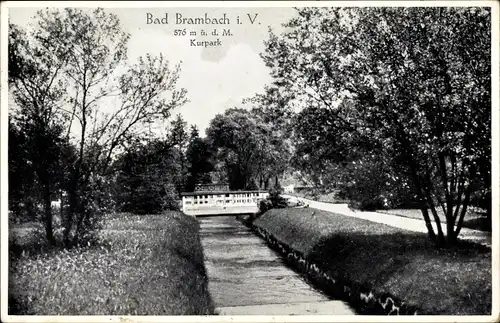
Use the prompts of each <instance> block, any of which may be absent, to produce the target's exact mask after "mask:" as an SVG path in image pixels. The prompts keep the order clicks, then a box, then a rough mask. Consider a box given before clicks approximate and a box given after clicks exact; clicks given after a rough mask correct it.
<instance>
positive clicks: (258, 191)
mask: <svg viewBox="0 0 500 323" xmlns="http://www.w3.org/2000/svg"><path fill="white" fill-rule="evenodd" d="M245 193H267V191H264V190H253V191H196V192H182V193H181V195H182V196H194V195H214V194H215V195H218V194H245Z"/></svg>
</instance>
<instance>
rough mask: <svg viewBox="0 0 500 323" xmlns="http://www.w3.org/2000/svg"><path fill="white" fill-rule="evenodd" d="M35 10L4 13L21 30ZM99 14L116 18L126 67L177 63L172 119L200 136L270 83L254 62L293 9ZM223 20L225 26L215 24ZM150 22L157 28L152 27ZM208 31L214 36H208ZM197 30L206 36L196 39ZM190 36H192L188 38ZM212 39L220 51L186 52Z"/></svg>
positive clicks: (259, 61)
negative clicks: (179, 95) (140, 61)
mask: <svg viewBox="0 0 500 323" xmlns="http://www.w3.org/2000/svg"><path fill="white" fill-rule="evenodd" d="M38 9H40V8H10V9H9V16H10V19H11V22H12V23H14V24H18V25H20V26H24V27H26V26H28V25H29V24H30V23H33V22H34V21H35V19H36V11H37V10H38ZM105 11H108V12H112V13H114V14H116V15H117V16H118V18H119V19H120V22H121V24H122V27H123V30H125V31H127V32H128V33H130V36H131V37H130V40H129V43H128V50H129V52H128V57H129V60H130V61H131V62H135V61H136V60H137V58H138V57H139V56H144V55H145V54H147V53H150V54H152V55H158V54H160V53H163V54H164V55H165V56H166V57H167V59H168V60H169V61H170V62H171V63H172V64H175V63H178V62H182V63H181V66H182V67H181V68H182V70H181V76H180V79H179V83H178V86H179V87H183V88H186V89H187V91H188V98H189V102H188V103H187V104H185V105H184V106H182V107H180V108H178V109H176V110H175V111H173V112H172V115H173V116H175V115H176V114H177V113H180V114H182V116H183V117H184V119H185V120H186V121H187V122H188V123H189V124H195V125H197V126H198V128H199V129H200V130H201V134H203V133H204V130H205V129H206V128H207V126H208V125H209V122H210V120H211V119H212V118H213V117H214V116H215V115H216V114H218V113H223V112H224V110H226V109H228V108H232V107H235V106H238V107H243V105H242V104H241V102H242V100H243V99H245V98H248V97H251V96H253V95H254V94H255V93H258V92H262V90H263V88H264V86H265V85H266V84H268V83H270V81H271V78H270V76H269V72H270V71H269V69H268V68H267V67H266V66H265V65H264V62H263V61H262V59H261V58H260V56H259V53H261V52H262V51H263V50H264V44H263V41H264V40H266V39H267V38H268V30H269V28H272V29H273V30H274V31H275V32H278V33H279V32H281V31H283V27H282V23H284V22H286V21H288V20H289V19H290V18H291V17H293V16H294V14H295V10H294V9H293V8H148V9H146V8H144V9H143V8H107V9H105ZM224 14H225V17H227V20H222V19H221V18H224ZM148 17H149V20H148ZM165 17H167V18H168V20H167V21H166V22H167V24H165V23H164V24H161V22H162V21H161V18H165ZM177 17H179V18H198V17H199V18H205V17H209V18H217V19H219V21H221V22H226V24H219V25H216V24H211V25H206V24H205V25H202V24H189V22H190V21H189V20H184V21H182V20H177V19H176V18H177ZM155 18H158V19H157V20H155ZM237 18H239V22H240V24H238V20H237ZM148 21H149V22H150V23H149V24H148ZM156 21H159V22H160V24H155V23H154V22H156ZM151 22H153V23H151ZM163 22H165V19H163ZM177 22H180V23H179V24H177ZM182 22H183V23H182ZM252 22H253V23H252ZM184 28H186V35H185V36H174V32H175V30H178V29H180V30H183V29H184ZM214 29H217V31H218V33H219V36H212V35H211V33H212V31H213V30H214ZM224 29H226V30H228V29H229V30H230V32H231V34H232V35H233V36H224V37H223V36H222V35H221V34H222V32H223V30H224ZM202 30H204V31H205V32H207V33H208V36H201V31H202ZM191 31H194V32H196V33H197V36H196V37H194V36H190V32H191ZM217 38H218V39H220V40H221V43H222V45H220V46H216V47H209V48H204V47H198V46H192V45H191V42H190V39H196V40H199V41H205V40H216V39H217ZM167 123H168V122H167ZM163 126H165V125H161V127H163Z"/></svg>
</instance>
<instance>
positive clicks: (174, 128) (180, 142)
mask: <svg viewBox="0 0 500 323" xmlns="http://www.w3.org/2000/svg"><path fill="white" fill-rule="evenodd" d="M170 125H171V131H170V133H169V135H168V139H167V140H168V142H169V144H170V145H171V146H172V147H175V148H176V149H177V154H178V160H179V165H180V171H179V175H178V176H177V177H178V179H177V180H176V187H177V192H178V193H179V194H180V193H181V192H182V190H184V189H185V186H186V176H187V175H186V173H187V169H186V149H187V145H188V140H189V134H188V132H187V122H186V121H185V120H184V119H183V118H182V115H181V114H177V116H176V118H175V119H174V120H172V121H171V123H170Z"/></svg>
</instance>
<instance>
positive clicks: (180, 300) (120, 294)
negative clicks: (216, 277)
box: [9, 212, 214, 315]
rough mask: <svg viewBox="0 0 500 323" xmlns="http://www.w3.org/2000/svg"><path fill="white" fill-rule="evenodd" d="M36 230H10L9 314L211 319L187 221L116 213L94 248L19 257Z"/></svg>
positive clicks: (195, 230)
mask: <svg viewBox="0 0 500 323" xmlns="http://www.w3.org/2000/svg"><path fill="white" fill-rule="evenodd" d="M16 231H17V232H16ZM22 231H23V234H20V232H22ZM33 232H34V231H31V233H30V232H29V231H26V230H19V229H15V228H11V230H10V233H11V234H10V246H9V247H10V250H11V255H10V262H9V265H10V266H9V267H10V268H9V314H11V315H22V314H26V315H182V314H192V315H205V314H213V311H214V307H213V304H212V300H211V298H210V295H209V292H208V287H207V284H208V281H207V276H206V271H205V266H204V262H203V250H202V246H201V243H200V238H199V225H198V222H197V221H196V220H195V219H193V218H191V217H188V216H186V215H184V214H182V213H180V212H168V213H166V214H162V215H145V216H135V215H125V214H115V215H112V216H110V217H108V218H107V219H106V221H105V223H104V229H103V230H102V231H101V233H100V241H101V242H100V244H99V245H98V246H92V247H87V248H78V249H72V250H64V249H62V248H59V249H57V248H56V249H53V250H47V249H43V247H40V246H38V248H37V249H35V252H34V253H33V252H32V253H28V254H27V253H26V251H25V252H24V253H23V252H22V250H23V249H26V250H27V249H28V248H30V245H32V242H33V241H32V240H34V239H35V238H36V235H35V234H34V233H33ZM14 249H15V250H14Z"/></svg>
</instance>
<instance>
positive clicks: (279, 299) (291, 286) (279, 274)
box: [198, 216, 354, 315]
mask: <svg viewBox="0 0 500 323" xmlns="http://www.w3.org/2000/svg"><path fill="white" fill-rule="evenodd" d="M198 220H199V221H200V227H201V230H200V234H201V242H202V244H203V249H204V253H205V264H206V267H207V271H208V276H209V288H210V293H211V295H212V298H213V300H214V302H215V306H216V307H217V309H218V311H219V312H220V314H222V315H245V314H259V315H292V314H295V315H311V314H330V315H334V314H335V315H352V314H354V312H353V311H352V310H351V309H350V308H349V307H348V306H347V305H346V304H345V303H344V302H341V301H336V300H331V299H330V298H329V297H327V296H326V295H324V294H323V293H322V292H320V291H318V290H316V289H314V288H313V287H312V286H310V285H309V284H308V283H307V282H305V281H304V280H303V279H302V278H301V277H300V276H299V274H297V273H296V272H294V271H293V270H292V269H290V268H288V267H287V266H286V264H285V263H284V262H283V260H282V259H281V257H280V256H279V255H278V254H277V253H276V252H275V251H273V250H271V249H270V248H268V247H267V245H266V243H265V242H264V241H263V240H262V239H261V238H259V237H258V236H256V235H255V234H254V233H253V232H251V231H250V229H248V228H247V227H246V226H244V225H243V224H242V223H240V222H239V221H238V220H237V219H236V218H235V216H211V217H199V218H198Z"/></svg>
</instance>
